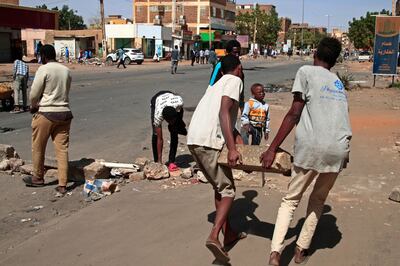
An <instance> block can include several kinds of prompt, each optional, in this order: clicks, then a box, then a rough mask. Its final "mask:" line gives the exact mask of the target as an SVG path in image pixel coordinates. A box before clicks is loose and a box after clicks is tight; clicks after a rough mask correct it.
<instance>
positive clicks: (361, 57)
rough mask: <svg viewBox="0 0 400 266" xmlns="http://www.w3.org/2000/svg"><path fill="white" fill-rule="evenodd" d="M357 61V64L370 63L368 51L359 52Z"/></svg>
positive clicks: (370, 56) (370, 57)
mask: <svg viewBox="0 0 400 266" xmlns="http://www.w3.org/2000/svg"><path fill="white" fill-rule="evenodd" d="M357 60H358V62H364V61H368V62H371V61H372V55H371V53H370V52H368V51H362V52H360V53H359V54H358V58H357Z"/></svg>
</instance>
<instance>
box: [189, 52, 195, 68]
mask: <svg viewBox="0 0 400 266" xmlns="http://www.w3.org/2000/svg"><path fill="white" fill-rule="evenodd" d="M190 60H191V61H192V63H191V66H193V64H194V61H195V60H196V52H195V51H194V50H193V49H192V50H190Z"/></svg>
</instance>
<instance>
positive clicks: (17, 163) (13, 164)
mask: <svg viewBox="0 0 400 266" xmlns="http://www.w3.org/2000/svg"><path fill="white" fill-rule="evenodd" d="M9 161H10V169H11V170H12V171H13V172H19V169H20V167H21V166H23V165H24V161H23V160H22V159H18V158H10V160H9Z"/></svg>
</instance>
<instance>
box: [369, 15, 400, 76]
mask: <svg viewBox="0 0 400 266" xmlns="http://www.w3.org/2000/svg"><path fill="white" fill-rule="evenodd" d="M399 27H400V17H389V16H382V17H379V16H378V17H376V26H375V47H374V66H373V74H374V75H397V57H398V52H399Z"/></svg>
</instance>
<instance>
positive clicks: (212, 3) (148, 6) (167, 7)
mask: <svg viewBox="0 0 400 266" xmlns="http://www.w3.org/2000/svg"><path fill="white" fill-rule="evenodd" d="M235 7H236V5H235V2H234V1H233V0H208V1H204V0H199V1H193V0H180V1H176V2H174V1H171V0H169V1H168V0H161V1H148V0H135V1H134V4H133V21H134V23H146V24H155V25H163V26H165V27H170V28H172V29H173V34H174V33H176V31H179V30H181V29H182V26H184V27H186V28H184V29H183V30H187V31H191V32H193V34H195V35H200V33H201V32H202V31H204V30H207V31H208V29H209V25H211V30H220V31H223V32H224V33H225V32H229V31H234V30H235ZM173 9H175V12H173Z"/></svg>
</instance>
